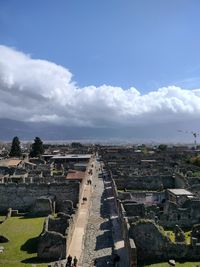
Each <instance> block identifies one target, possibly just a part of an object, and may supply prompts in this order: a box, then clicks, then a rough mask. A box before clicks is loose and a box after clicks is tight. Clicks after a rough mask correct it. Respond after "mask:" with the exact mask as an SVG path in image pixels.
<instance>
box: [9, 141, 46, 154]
mask: <svg viewBox="0 0 200 267" xmlns="http://www.w3.org/2000/svg"><path fill="white" fill-rule="evenodd" d="M42 154H44V146H43V142H42V140H41V139H40V138H39V137H35V139H34V143H33V144H32V145H31V150H30V153H29V155H30V157H32V158H34V157H39V156H40V155H42ZM9 156H10V157H21V156H22V150H21V146H20V141H19V138H18V137H17V136H15V137H14V138H13V140H12V145H11V149H10V153H9Z"/></svg>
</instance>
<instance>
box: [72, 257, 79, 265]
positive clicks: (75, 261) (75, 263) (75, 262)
mask: <svg viewBox="0 0 200 267" xmlns="http://www.w3.org/2000/svg"><path fill="white" fill-rule="evenodd" d="M77 262H78V260H77V258H76V256H75V257H74V262H73V264H74V267H76V266H77Z"/></svg>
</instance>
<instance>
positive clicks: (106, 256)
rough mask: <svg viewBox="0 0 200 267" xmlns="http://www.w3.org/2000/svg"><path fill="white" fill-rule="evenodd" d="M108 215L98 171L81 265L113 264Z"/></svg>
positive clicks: (94, 180) (102, 184) (84, 266)
mask: <svg viewBox="0 0 200 267" xmlns="http://www.w3.org/2000/svg"><path fill="white" fill-rule="evenodd" d="M99 167H100V164H99V163H98V164H97V168H98V169H99ZM108 216H109V207H108V203H107V199H106V195H105V191H104V182H103V179H102V175H101V172H100V177H98V175H96V176H95V177H94V178H93V193H92V197H91V207H90V215H89V220H88V225H87V229H86V235H85V242H84V249H83V254H82V265H81V266H83V267H90V266H98V267H101V266H102V267H105V266H113V264H112V249H113V241H112V234H111V225H110V221H109V217H108Z"/></svg>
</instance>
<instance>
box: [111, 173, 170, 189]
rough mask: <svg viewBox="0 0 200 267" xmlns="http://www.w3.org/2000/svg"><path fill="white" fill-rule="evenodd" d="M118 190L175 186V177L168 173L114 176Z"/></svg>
mask: <svg viewBox="0 0 200 267" xmlns="http://www.w3.org/2000/svg"><path fill="white" fill-rule="evenodd" d="M115 183H116V185H117V188H118V190H123V189H125V188H126V189H128V190H129V189H130V190H163V189H167V188H174V187H175V179H174V177H173V176H170V175H169V176H168V175H157V176H156V175H155V176H127V177H123V176H122V177H116V178H115Z"/></svg>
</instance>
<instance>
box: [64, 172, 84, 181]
mask: <svg viewBox="0 0 200 267" xmlns="http://www.w3.org/2000/svg"><path fill="white" fill-rule="evenodd" d="M84 177H85V172H82V171H76V170H69V172H68V174H67V177H66V179H67V180H82V179H83V178H84Z"/></svg>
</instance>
